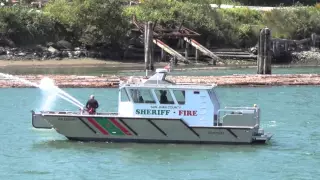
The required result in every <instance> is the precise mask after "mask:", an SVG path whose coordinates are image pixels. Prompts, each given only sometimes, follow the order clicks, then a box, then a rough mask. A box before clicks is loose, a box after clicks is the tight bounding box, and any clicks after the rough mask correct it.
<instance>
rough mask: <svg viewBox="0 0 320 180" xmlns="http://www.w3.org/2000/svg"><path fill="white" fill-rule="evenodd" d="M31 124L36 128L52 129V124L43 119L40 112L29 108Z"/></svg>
mask: <svg viewBox="0 0 320 180" xmlns="http://www.w3.org/2000/svg"><path fill="white" fill-rule="evenodd" d="M31 115H32V126H33V127H34V128H37V129H52V125H51V124H50V123H49V122H48V121H47V120H45V118H44V116H43V115H42V113H41V112H35V111H34V110H31Z"/></svg>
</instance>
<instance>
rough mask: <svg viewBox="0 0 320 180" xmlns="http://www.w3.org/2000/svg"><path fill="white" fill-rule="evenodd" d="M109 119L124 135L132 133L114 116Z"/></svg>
mask: <svg viewBox="0 0 320 180" xmlns="http://www.w3.org/2000/svg"><path fill="white" fill-rule="evenodd" d="M109 119H110V121H111V122H112V123H113V124H114V125H116V126H117V127H118V128H119V129H120V130H121V131H122V132H123V133H125V134H126V135H129V136H131V135H132V134H131V133H130V131H128V130H127V129H126V128H125V127H123V126H122V125H121V124H120V123H119V122H118V121H117V120H116V119H115V118H109Z"/></svg>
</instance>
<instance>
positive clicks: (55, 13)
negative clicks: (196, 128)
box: [0, 0, 320, 66]
mask: <svg viewBox="0 0 320 180" xmlns="http://www.w3.org/2000/svg"><path fill="white" fill-rule="evenodd" d="M129 2H130V1H129V0H107V1H105V0H73V1H68V0H51V1H49V2H48V3H46V4H45V6H44V7H43V8H41V9H35V8H32V7H29V6H27V5H28V4H30V3H29V1H22V3H21V4H20V5H15V6H11V5H10V4H6V6H4V7H1V8H0V14H1V16H0V60H3V61H8V62H10V63H0V66H18V65H20V66H28V63H29V64H30V66H47V65H50V66H54V65H57V66H60V65H61V66H78V62H77V63H74V62H72V63H73V65H71V64H72V63H71V60H68V58H62V57H69V58H70V59H73V58H80V60H79V62H82V63H80V64H81V65H83V66H95V65H102V64H106V65H107V64H110V62H111V61H114V63H115V64H119V66H120V65H123V66H125V64H127V65H128V66H131V65H134V64H135V63H143V60H142V59H139V60H132V61H128V62H126V61H125V60H124V59H123V54H124V51H125V50H126V49H127V48H128V46H130V45H132V44H134V43H135V42H132V41H133V39H132V31H131V30H132V29H133V28H134V26H133V25H132V24H131V20H132V17H133V16H136V17H137V19H138V20H139V21H141V22H145V21H153V22H157V23H158V24H161V25H163V26H164V27H165V26H171V25H172V24H174V25H179V24H181V23H182V22H183V25H184V26H186V27H187V28H189V29H191V30H194V31H196V32H198V33H200V34H201V36H200V37H199V38H198V39H197V40H198V42H200V43H201V44H203V45H205V46H206V47H207V48H214V47H217V48H238V49H250V48H252V47H255V46H256V44H257V41H258V35H259V29H261V28H263V27H265V26H267V27H268V28H270V29H271V31H272V37H273V38H282V39H304V38H309V37H310V35H311V34H312V33H316V34H320V19H319V18H318V17H319V15H320V4H316V1H304V0H302V1H300V2H301V3H304V4H294V6H292V7H294V8H290V9H287V8H280V9H273V10H270V11H258V10H253V9H249V8H245V7H244V8H230V9H221V8H212V7H211V6H210V4H212V3H215V4H226V3H228V4H235V5H258V6H263V5H272V6H277V4H280V3H284V4H287V3H288V2H287V1H286V0H281V1H272V0H270V1H268V3H267V4H266V2H264V3H261V4H259V3H257V1H254V0H233V1H232V0H203V1H201V2H199V1H196V0H141V2H140V4H139V5H134V6H129V5H128V4H129ZM21 49H29V50H28V53H29V54H27V53H25V52H24V51H23V52H22V51H21ZM61 49H62V50H61ZM82 49H85V50H84V51H85V52H86V53H85V54H84V53H83V52H84V51H82ZM70 50H71V51H73V52H72V53H74V54H72V53H71V52H70ZM87 52H94V53H91V54H90V53H87ZM299 57H300V56H299ZM57 58H59V59H60V61H61V63H60V61H59V63H58V61H54V60H52V59H57ZM128 58H130V57H128ZM34 59H36V60H39V62H36V61H31V60H34ZM93 59H103V60H106V61H108V62H107V63H103V62H101V61H100V60H93ZM309 59H310V58H308V57H307V58H304V60H303V62H301V63H300V62H294V64H296V65H298V64H299V63H300V64H303V65H310V64H312V65H317V64H318V59H320V55H319V53H318V54H317V55H316V56H314V57H312V58H311V59H313V60H311V62H309ZM109 60H110V61H109ZM15 61H17V62H15ZM20 61H26V62H25V63H21V62H20ZM45 61H48V62H45ZM64 61H65V62H64ZM298 61H299V60H298ZM319 61H320V60H319ZM51 62H52V63H51ZM62 62H64V63H62ZM255 63H256V62H255V61H251V62H250V61H246V60H230V61H229V60H225V61H224V62H222V63H221V64H218V66H229V65H231V66H251V65H254V64H255ZM277 63H283V62H277ZM2 64H3V65H2ZM40 64H41V65H40ZM80 64H79V66H80ZM111 64H112V63H111ZM286 64H290V63H286ZM113 65H114V64H113ZM180 66H182V65H180Z"/></svg>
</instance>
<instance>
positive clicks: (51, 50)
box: [48, 46, 58, 53]
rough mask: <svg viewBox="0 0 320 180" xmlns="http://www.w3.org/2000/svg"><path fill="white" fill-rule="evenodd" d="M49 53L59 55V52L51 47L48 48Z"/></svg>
mask: <svg viewBox="0 0 320 180" xmlns="http://www.w3.org/2000/svg"><path fill="white" fill-rule="evenodd" d="M48 51H49V52H51V53H57V52H58V50H57V49H55V48H54V47H52V46H50V47H49V48H48Z"/></svg>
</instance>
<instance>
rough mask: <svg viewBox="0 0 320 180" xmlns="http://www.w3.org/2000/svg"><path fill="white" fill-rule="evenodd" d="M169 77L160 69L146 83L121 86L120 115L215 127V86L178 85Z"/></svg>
mask: <svg viewBox="0 0 320 180" xmlns="http://www.w3.org/2000/svg"><path fill="white" fill-rule="evenodd" d="M166 74H167V71H166V70H165V69H164V70H163V69H160V70H157V72H156V74H155V75H153V76H152V77H150V78H149V79H147V80H146V81H145V82H141V83H130V82H126V83H124V84H122V85H120V88H119V103H118V106H119V107H118V113H119V115H120V116H130V117H135V118H136V117H150V118H153V117H157V118H159V117H161V118H164V119H170V118H176V119H177V118H181V119H183V120H184V121H185V122H186V123H187V124H188V125H189V126H213V124H214V120H216V119H217V113H218V110H219V109H220V103H219V100H218V98H217V96H216V93H215V91H214V87H215V86H206V85H204V86H200V85H180V84H175V83H173V82H170V81H168V80H166V79H165V77H166Z"/></svg>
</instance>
